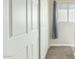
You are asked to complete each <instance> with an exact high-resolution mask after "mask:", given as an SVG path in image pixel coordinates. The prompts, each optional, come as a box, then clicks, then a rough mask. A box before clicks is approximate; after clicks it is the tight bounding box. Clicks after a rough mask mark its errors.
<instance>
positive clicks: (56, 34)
mask: <svg viewBox="0 0 79 59" xmlns="http://www.w3.org/2000/svg"><path fill="white" fill-rule="evenodd" d="M52 28H53V31H52V32H53V33H52V34H53V35H52V38H53V39H56V38H58V33H57V20H56V1H53V27H52Z"/></svg>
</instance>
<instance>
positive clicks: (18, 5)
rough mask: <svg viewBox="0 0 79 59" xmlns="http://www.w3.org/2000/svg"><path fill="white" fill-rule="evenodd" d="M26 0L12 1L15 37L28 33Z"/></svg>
mask: <svg viewBox="0 0 79 59" xmlns="http://www.w3.org/2000/svg"><path fill="white" fill-rule="evenodd" d="M26 20H27V19H26V0H12V23H13V24H12V25H13V35H20V34H24V33H26V28H27V27H26V25H27V24H26Z"/></svg>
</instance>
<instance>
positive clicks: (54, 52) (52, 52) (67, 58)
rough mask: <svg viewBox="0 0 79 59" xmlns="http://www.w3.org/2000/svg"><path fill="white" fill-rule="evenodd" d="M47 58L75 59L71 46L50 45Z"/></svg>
mask: <svg viewBox="0 0 79 59" xmlns="http://www.w3.org/2000/svg"><path fill="white" fill-rule="evenodd" d="M46 59H75V58H74V52H73V50H72V48H71V47H64V46H61V47H50V48H49V50H48V52H47V55H46Z"/></svg>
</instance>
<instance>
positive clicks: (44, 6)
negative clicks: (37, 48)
mask: <svg viewBox="0 0 79 59" xmlns="http://www.w3.org/2000/svg"><path fill="white" fill-rule="evenodd" d="M40 2H41V4H40V11H41V12H40V13H41V15H40V21H41V22H40V23H41V43H40V44H41V59H45V56H46V53H47V50H48V38H49V37H48V0H41V1H40Z"/></svg>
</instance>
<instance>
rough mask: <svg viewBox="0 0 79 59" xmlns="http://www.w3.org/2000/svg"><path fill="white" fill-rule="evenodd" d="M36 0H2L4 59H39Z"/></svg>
mask: <svg viewBox="0 0 79 59" xmlns="http://www.w3.org/2000/svg"><path fill="white" fill-rule="evenodd" d="M38 20H39V19H38V0H4V59H39V31H38Z"/></svg>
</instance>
